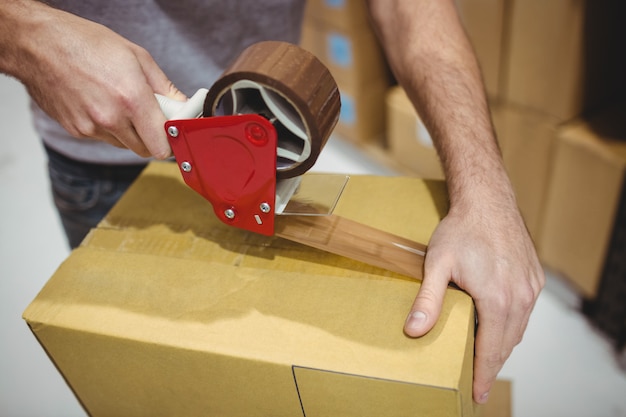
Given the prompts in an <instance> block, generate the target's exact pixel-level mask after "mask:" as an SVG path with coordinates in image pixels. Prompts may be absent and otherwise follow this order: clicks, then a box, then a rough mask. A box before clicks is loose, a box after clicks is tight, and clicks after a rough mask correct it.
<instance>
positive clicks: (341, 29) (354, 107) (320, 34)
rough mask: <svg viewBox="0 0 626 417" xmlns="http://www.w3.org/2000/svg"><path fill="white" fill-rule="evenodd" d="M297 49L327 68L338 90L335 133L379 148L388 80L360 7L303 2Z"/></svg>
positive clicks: (349, 0)
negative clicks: (300, 37)
mask: <svg viewBox="0 0 626 417" xmlns="http://www.w3.org/2000/svg"><path fill="white" fill-rule="evenodd" d="M301 45H302V46H303V47H304V48H305V49H308V50H309V51H311V52H312V53H313V54H315V55H316V56H317V57H319V58H320V59H321V60H322V62H324V64H326V66H328V68H329V69H330V71H331V73H332V74H333V76H334V77H335V79H336V81H337V84H338V85H339V89H340V92H341V106H342V107H341V115H340V119H339V123H338V125H337V128H336V130H335V132H336V133H337V134H338V135H339V136H341V137H342V138H344V139H347V140H349V141H352V142H355V143H367V144H372V143H375V144H378V145H382V142H383V138H384V131H385V117H384V116H385V107H384V106H385V104H384V101H385V93H386V91H387V89H388V88H389V86H390V84H391V76H390V71H389V67H388V65H387V61H386V59H385V56H384V53H383V50H382V48H381V46H380V44H379V42H378V39H377V36H376V34H375V32H374V29H373V28H372V25H371V24H370V18H369V12H368V9H367V5H366V2H365V1H364V0H342V1H336V0H311V1H308V2H307V9H306V13H305V19H304V25H303V31H302V41H301Z"/></svg>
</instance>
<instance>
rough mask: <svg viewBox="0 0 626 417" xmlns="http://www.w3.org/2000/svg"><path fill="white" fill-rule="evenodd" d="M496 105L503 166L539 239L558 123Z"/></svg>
mask: <svg viewBox="0 0 626 417" xmlns="http://www.w3.org/2000/svg"><path fill="white" fill-rule="evenodd" d="M498 108H499V112H500V117H501V120H500V121H499V122H498V123H499V126H498V128H497V129H498V136H499V142H500V147H501V149H502V157H503V159H504V166H505V168H506V170H507V173H508V174H509V178H510V180H511V183H512V185H513V188H514V190H515V194H516V197H517V203H518V205H519V207H520V210H521V212H522V215H523V216H524V220H525V221H526V226H527V227H528V230H529V231H530V234H531V236H532V237H533V238H534V239H535V240H536V241H538V239H539V237H540V235H541V227H542V217H543V214H544V208H545V199H546V194H547V192H548V191H547V190H548V186H549V183H550V176H551V170H552V161H553V157H554V148H555V143H556V134H557V129H558V126H559V123H558V121H557V120H556V119H555V118H554V117H551V116H548V115H545V114H541V113H538V112H536V111H532V110H530V109H524V108H519V107H517V106H513V105H504V104H503V105H499V106H498Z"/></svg>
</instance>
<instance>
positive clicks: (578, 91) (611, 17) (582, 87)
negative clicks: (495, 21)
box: [505, 0, 626, 121]
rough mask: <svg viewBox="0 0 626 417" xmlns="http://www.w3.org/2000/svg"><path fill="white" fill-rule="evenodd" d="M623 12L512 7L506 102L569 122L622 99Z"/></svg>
mask: <svg viewBox="0 0 626 417" xmlns="http://www.w3.org/2000/svg"><path fill="white" fill-rule="evenodd" d="M625 12H626V3H624V2H611V1H593V0H590V1H584V0H582V1H579V0H576V1H575V0H550V1H545V0H518V1H514V2H513V5H512V15H511V16H512V17H511V19H512V20H511V26H510V30H509V31H510V35H509V38H510V40H509V55H508V62H507V64H506V68H507V70H506V71H507V75H506V81H505V82H506V87H505V98H506V101H508V102H512V103H514V104H517V105H521V106H526V107H531V108H533V109H535V110H537V111H539V112H542V113H547V114H550V115H552V116H555V117H557V118H558V119H559V120H560V121H568V120H570V119H572V118H574V117H577V116H579V115H581V114H582V113H583V112H585V111H587V110H589V109H594V108H597V107H599V106H605V105H607V104H609V103H611V102H612V101H613V100H615V99H619V98H621V97H623V95H624V92H625V91H626V89H625V84H626V82H625V77H624V76H623V75H624V73H626V56H625V54H624V53H623V39H625V37H626V33H625V32H624V31H625V26H624V24H623V16H624V13H625Z"/></svg>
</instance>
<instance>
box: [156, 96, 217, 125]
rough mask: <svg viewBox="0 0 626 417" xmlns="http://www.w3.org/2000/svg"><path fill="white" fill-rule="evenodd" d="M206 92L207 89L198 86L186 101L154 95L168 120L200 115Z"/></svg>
mask: <svg viewBox="0 0 626 417" xmlns="http://www.w3.org/2000/svg"><path fill="white" fill-rule="evenodd" d="M208 92H209V90H208V89H206V88H200V89H199V90H198V91H196V92H195V94H194V95H193V96H191V97H190V98H189V99H188V100H187V101H178V100H174V99H171V98H169V97H165V96H164V95H161V94H155V95H154V96H155V97H156V99H157V101H158V102H159V106H161V111H163V114H165V117H166V118H167V119H168V120H181V119H197V118H198V117H200V116H202V112H203V110H204V101H205V100H206V95H207V93H208Z"/></svg>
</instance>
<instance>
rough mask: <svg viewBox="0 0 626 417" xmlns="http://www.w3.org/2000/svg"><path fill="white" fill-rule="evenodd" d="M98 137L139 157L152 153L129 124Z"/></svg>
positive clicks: (146, 156)
mask: <svg viewBox="0 0 626 417" xmlns="http://www.w3.org/2000/svg"><path fill="white" fill-rule="evenodd" d="M99 137H100V138H102V139H103V140H104V141H106V142H107V143H109V144H111V145H113V146H116V147H118V148H126V149H130V150H131V151H133V152H134V153H136V154H137V155H139V156H141V157H144V158H148V157H150V156H151V155H152V153H151V151H150V150H149V149H148V148H147V147H146V144H145V143H144V141H143V140H142V139H141V137H140V136H139V134H138V133H137V131H136V130H135V129H134V127H133V126H132V125H130V124H129V125H128V126H127V127H126V128H124V129H123V130H120V131H117V132H112V133H106V134H102V135H99Z"/></svg>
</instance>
